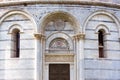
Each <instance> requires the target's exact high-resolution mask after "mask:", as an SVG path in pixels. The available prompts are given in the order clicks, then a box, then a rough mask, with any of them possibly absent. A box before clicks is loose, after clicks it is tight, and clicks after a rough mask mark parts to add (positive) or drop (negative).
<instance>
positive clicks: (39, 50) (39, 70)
mask: <svg viewBox="0 0 120 80" xmlns="http://www.w3.org/2000/svg"><path fill="white" fill-rule="evenodd" d="M34 37H35V39H36V50H35V51H36V52H35V53H36V55H35V80H43V60H44V59H43V58H44V57H43V49H44V46H43V44H44V40H45V36H44V35H43V34H41V33H35V34H34Z"/></svg>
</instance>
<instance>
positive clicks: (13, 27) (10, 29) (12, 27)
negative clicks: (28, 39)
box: [8, 24, 24, 34]
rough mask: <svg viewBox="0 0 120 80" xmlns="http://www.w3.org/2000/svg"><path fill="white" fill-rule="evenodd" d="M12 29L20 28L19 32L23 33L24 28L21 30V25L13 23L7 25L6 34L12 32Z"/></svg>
mask: <svg viewBox="0 0 120 80" xmlns="http://www.w3.org/2000/svg"><path fill="white" fill-rule="evenodd" d="M14 29H18V30H20V33H23V32H24V30H23V28H22V27H21V25H18V24H14V25H12V26H10V27H9V30H8V34H12V33H13V30H14Z"/></svg>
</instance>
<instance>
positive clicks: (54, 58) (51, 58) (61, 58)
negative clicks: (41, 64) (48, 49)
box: [45, 53, 75, 62]
mask: <svg viewBox="0 0 120 80" xmlns="http://www.w3.org/2000/svg"><path fill="white" fill-rule="evenodd" d="M74 55H75V54H74V53H73V54H72V53H71V54H68V53H66V54H65V53H64V54H62V53H61V54H60V53H54V54H52V53H48V54H45V62H74Z"/></svg>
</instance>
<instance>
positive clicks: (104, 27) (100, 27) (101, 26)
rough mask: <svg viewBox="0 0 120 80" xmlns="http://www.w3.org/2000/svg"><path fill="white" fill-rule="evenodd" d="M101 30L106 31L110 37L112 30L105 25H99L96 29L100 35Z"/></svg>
mask: <svg viewBox="0 0 120 80" xmlns="http://www.w3.org/2000/svg"><path fill="white" fill-rule="evenodd" d="M99 30H104V31H105V34H107V35H110V30H109V29H108V27H107V26H106V25H104V24H99V25H98V26H97V27H96V29H95V33H96V34H98V31H99Z"/></svg>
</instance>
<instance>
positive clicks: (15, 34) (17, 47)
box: [12, 29, 20, 58]
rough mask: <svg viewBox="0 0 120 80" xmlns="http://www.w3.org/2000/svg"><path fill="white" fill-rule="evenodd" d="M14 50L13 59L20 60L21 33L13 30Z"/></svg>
mask: <svg viewBox="0 0 120 80" xmlns="http://www.w3.org/2000/svg"><path fill="white" fill-rule="evenodd" d="M13 48H14V52H13V54H12V58H18V57H19V56H20V31H19V30H18V29H15V30H13Z"/></svg>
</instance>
